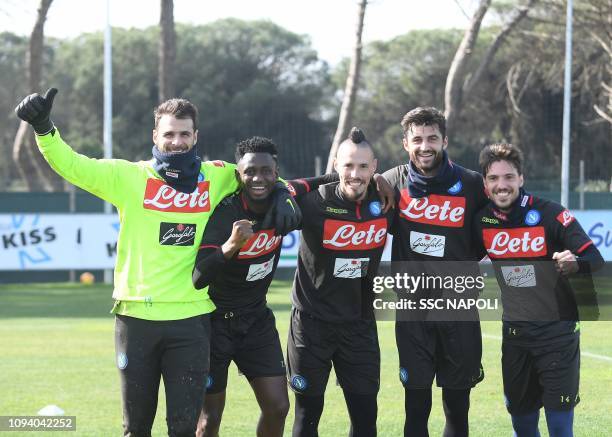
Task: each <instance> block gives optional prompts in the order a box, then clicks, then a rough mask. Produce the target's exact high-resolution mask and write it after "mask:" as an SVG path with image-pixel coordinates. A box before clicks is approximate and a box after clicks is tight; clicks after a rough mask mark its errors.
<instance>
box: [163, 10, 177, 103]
mask: <svg viewBox="0 0 612 437" xmlns="http://www.w3.org/2000/svg"><path fill="white" fill-rule="evenodd" d="M173 9H174V2H173V0H161V15H160V19H159V25H160V28H161V29H160V38H159V101H160V102H163V101H165V100H168V99H170V98H172V97H175V92H176V91H175V87H174V77H175V75H174V70H175V60H176V33H175V31H174V14H173Z"/></svg>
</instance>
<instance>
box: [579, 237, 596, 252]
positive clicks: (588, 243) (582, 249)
mask: <svg viewBox="0 0 612 437" xmlns="http://www.w3.org/2000/svg"><path fill="white" fill-rule="evenodd" d="M591 244H593V240H589V241H587V242H586V243H584V244H583V245H582V246H580V248H579V249H578V250H577V251H576V253H582V252H584V250H585V249H586V248H587V247H589V246H590V245H591Z"/></svg>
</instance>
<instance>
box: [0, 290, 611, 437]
mask: <svg viewBox="0 0 612 437" xmlns="http://www.w3.org/2000/svg"><path fill="white" fill-rule="evenodd" d="M290 287H291V284H290V283H289V282H287V281H275V282H274V283H273V286H272V287H271V289H270V293H269V299H268V301H269V304H270V306H271V307H272V309H273V310H274V313H275V315H276V321H277V327H278V330H279V332H280V337H281V343H282V344H283V346H284V345H285V343H286V339H287V327H288V320H289V312H290V309H291V305H290V300H289V295H290ZM111 303H112V301H111V289H110V287H108V286H104V285H89V286H83V285H72V284H39V285H6V286H0V345H1V347H2V358H1V359H0V392H1V393H2V395H1V396H0V415H3V416H7V415H34V414H36V412H37V411H38V410H40V409H41V408H42V407H44V406H46V405H49V404H55V405H58V406H59V407H61V408H62V409H63V410H65V411H66V415H70V416H76V417H77V430H76V432H75V433H74V434H72V435H77V436H111V435H121V433H122V428H121V398H120V396H121V394H120V390H119V378H118V373H117V369H116V367H115V354H114V323H113V317H112V315H110V314H109V309H110V307H111ZM482 327H483V333H484V334H485V336H484V339H483V348H484V358H483V364H484V368H485V380H484V381H483V382H482V383H481V384H479V385H478V386H477V387H476V388H475V389H474V390H473V391H472V397H471V409H470V426H471V435H473V436H487V437H489V436H510V435H512V429H511V426H510V420H509V416H508V415H507V413H506V411H505V408H504V403H503V395H502V385H501V366H500V348H501V342H500V340H499V337H500V335H501V332H500V323H499V322H483V324H482ZM611 329H612V322H583V323H582V338H581V342H582V343H581V347H582V351H583V352H587V355H583V356H582V361H581V363H582V372H581V381H580V385H581V390H580V394H581V398H582V402H581V403H580V405H579V406H578V408H577V409H576V419H575V434H576V436H588V437H591V436H609V435H612V417H611V416H610V411H612V361H611V359H610V358H609V357H612V338H611V336H610V332H612V331H611ZM378 333H379V338H380V347H381V358H382V372H381V389H380V393H379V396H378V410H379V414H378V435H380V436H383V437H386V436H400V435H401V434H402V427H403V416H404V414H403V402H404V399H403V397H404V394H403V389H402V387H401V384H400V382H399V378H398V361H397V352H396V348H395V337H394V327H393V323H392V322H380V323H379V331H378ZM593 354H594V355H596V356H593ZM606 357H608V358H607V359H606ZM229 373H230V376H229V383H228V392H227V405H226V408H225V413H224V416H223V423H222V427H221V435H231V436H236V437H237V436H252V435H255V425H256V422H257V418H258V416H259V409H258V406H257V403H256V401H255V399H254V396H253V394H252V392H251V388H250V386H249V384H248V383H247V381H246V380H245V379H244V378H243V377H241V376H239V375H238V371H237V369H236V367H235V366H234V365H232V366H231V367H230V371H229ZM289 398H290V400H291V402H293V395H292V394H291V393H290V394H289ZM433 398H434V401H433V409H432V414H431V417H430V421H429V423H430V433H431V435H432V436H439V435H441V434H442V429H443V426H444V419H443V413H442V407H441V400H440V398H441V392H440V390H439V389H437V388H435V389H434V396H433ZM164 408H165V401H164V394H163V390H162V391H161V393H160V397H159V406H158V411H157V416H156V420H155V425H154V428H153V435H155V436H158V435H160V436H161V435H166V423H165V410H164ZM291 410H293V405H292V407H291ZM292 423H293V411H290V413H289V416H288V418H287V424H286V427H285V435H290V434H291V425H292ZM348 423H349V422H348V416H347V414H346V408H345V405H344V398H343V396H342V391H341V389H340V387H337V386H336V385H335V377H334V376H333V375H332V376H331V377H330V380H329V384H328V387H327V392H326V398H325V410H324V412H323V417H322V418H321V424H320V427H319V430H320V435H321V436H331V437H336V436H343V435H347V434H348ZM540 431H541V432H542V435H543V436H547V435H548V433H547V432H546V430H545V420H544V417H543V414H542V417H541V419H540ZM24 434H25V433H24ZM11 435H19V433H15V432H13V433H11ZM27 435H31V434H30V433H27ZM53 435H63V436H65V435H67V434H66V433H65V432H63V433H59V432H58V433H55V432H49V433H45V436H53Z"/></svg>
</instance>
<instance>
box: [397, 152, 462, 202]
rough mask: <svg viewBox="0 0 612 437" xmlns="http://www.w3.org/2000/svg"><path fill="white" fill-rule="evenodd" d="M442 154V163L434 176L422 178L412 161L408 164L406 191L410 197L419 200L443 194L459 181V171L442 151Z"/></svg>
mask: <svg viewBox="0 0 612 437" xmlns="http://www.w3.org/2000/svg"><path fill="white" fill-rule="evenodd" d="M442 154H443V155H442V162H441V163H440V168H439V170H438V173H437V174H436V175H435V176H423V175H422V174H421V173H419V171H418V170H417V169H416V167H415V166H414V164H413V163H412V161H411V162H409V163H408V191H409V192H410V197H412V198H420V197H425V196H427V195H428V194H441V193H445V192H446V191H448V189H449V188H451V187H452V186H453V185H455V184H456V183H457V182H458V181H459V177H460V175H459V169H458V168H457V166H456V165H454V164H453V163H452V162H451V161H450V160H449V159H448V155H447V154H446V150H443V151H442Z"/></svg>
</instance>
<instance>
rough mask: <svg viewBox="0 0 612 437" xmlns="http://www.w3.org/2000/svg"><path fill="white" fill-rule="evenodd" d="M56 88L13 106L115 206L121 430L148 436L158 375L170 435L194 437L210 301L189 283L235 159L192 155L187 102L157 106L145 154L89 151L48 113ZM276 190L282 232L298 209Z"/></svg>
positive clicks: (62, 162)
mask: <svg viewBox="0 0 612 437" xmlns="http://www.w3.org/2000/svg"><path fill="white" fill-rule="evenodd" d="M56 93H57V89H55V88H51V89H49V90H48V91H47V92H46V94H45V95H44V96H41V95H39V94H36V93H35V94H31V95H29V96H28V97H26V98H25V99H23V101H22V102H21V103H20V104H19V105H18V106H17V108H16V109H15V112H16V113H17V116H18V117H19V118H21V119H22V120H24V121H26V122H28V123H29V124H30V125H31V126H32V127H33V128H34V131H35V132H36V134H37V137H36V141H37V143H38V146H39V148H40V150H41V152H42V154H43V155H44V157H45V159H46V160H47V161H48V162H49V164H50V165H51V167H52V168H53V169H54V170H55V171H56V172H57V173H59V175H60V176H62V177H63V178H64V179H66V180H68V181H69V182H71V183H73V184H75V185H77V186H79V187H81V188H83V189H84V190H87V191H89V192H91V193H93V194H95V195H96V196H98V197H101V198H102V199H104V200H106V201H108V202H110V203H112V204H113V205H115V206H116V207H117V210H118V211H119V219H120V224H121V226H120V231H119V240H118V243H117V261H116V268H115V290H114V293H113V297H114V298H115V301H116V304H115V306H114V308H113V310H112V312H113V313H115V351H116V355H117V361H116V362H117V368H118V369H119V377H120V382H121V392H122V393H121V394H122V400H123V428H124V435H151V428H152V426H153V421H154V419H155V412H156V410H157V398H158V390H159V383H160V379H161V378H163V380H164V388H165V391H166V414H167V418H166V421H167V424H168V434H169V435H171V436H193V435H194V434H195V431H196V426H197V420H198V416H199V413H200V409H201V407H202V404H203V400H204V393H205V386H206V381H207V377H208V370H209V350H210V332H211V329H210V314H209V313H210V312H212V311H213V310H214V305H213V303H212V301H211V300H210V299H209V297H208V293H207V290H203V291H200V290H196V289H195V288H194V287H193V283H192V269H193V266H194V261H195V258H196V252H197V251H198V243H199V242H200V241H201V240H202V234H203V232H204V229H205V227H206V223H207V222H208V219H209V217H210V216H211V214H212V212H213V210H214V209H215V207H216V206H217V204H218V203H219V202H220V201H221V200H222V199H223V198H224V197H225V196H227V195H228V194H231V193H232V192H234V191H235V190H236V189H237V188H238V182H237V179H236V177H235V166H234V165H230V164H226V163H223V162H220V161H215V162H212V163H209V162H205V163H202V162H201V161H200V159H199V158H198V157H197V156H196V149H195V147H194V146H195V144H196V143H197V137H198V129H197V115H198V110H197V108H196V107H195V105H193V104H192V103H191V102H189V101H188V100H185V99H170V100H167V101H165V102H163V103H161V104H160V105H159V106H158V107H157V108H156V109H155V112H154V114H155V128H154V129H153V137H152V140H153V144H154V146H153V148H152V154H153V159H152V160H151V161H146V162H144V161H143V162H128V161H123V160H119V159H110V160H104V159H99V160H98V159H90V158H87V157H86V156H83V155H80V154H78V153H76V152H74V151H73V150H72V149H71V148H70V146H68V145H67V144H66V143H65V142H64V141H63V140H62V138H61V136H60V133H59V131H58V130H57V129H56V128H55V126H54V125H53V122H52V121H51V119H50V113H51V108H52V106H53V99H54V97H55V95H56ZM275 194H276V195H275V196H274V198H273V202H274V204H273V207H272V208H269V211H273V213H274V217H275V226H274V228H275V229H276V231H277V232H278V233H281V234H286V233H287V232H289V231H290V230H292V229H295V227H296V226H297V224H298V223H299V220H300V214H299V208H297V206H295V205H294V204H295V202H294V201H293V200H292V199H291V196H290V194H289V192H288V190H287V189H286V188H285V187H284V186H283V187H282V188H279V189H278V190H277V191H276V192H275ZM262 225H263V224H262Z"/></svg>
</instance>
